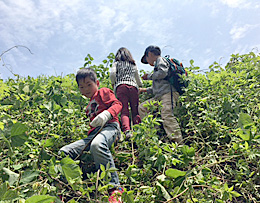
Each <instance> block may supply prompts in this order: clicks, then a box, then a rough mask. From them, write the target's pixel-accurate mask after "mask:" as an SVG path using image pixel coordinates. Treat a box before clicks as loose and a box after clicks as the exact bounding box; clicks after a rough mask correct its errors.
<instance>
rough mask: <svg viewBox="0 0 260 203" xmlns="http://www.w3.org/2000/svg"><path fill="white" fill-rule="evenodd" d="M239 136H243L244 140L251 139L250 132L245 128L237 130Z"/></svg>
mask: <svg viewBox="0 0 260 203" xmlns="http://www.w3.org/2000/svg"><path fill="white" fill-rule="evenodd" d="M237 134H238V136H239V137H241V139H242V140H244V141H249V140H250V133H246V132H244V131H243V130H239V131H238V132H237Z"/></svg>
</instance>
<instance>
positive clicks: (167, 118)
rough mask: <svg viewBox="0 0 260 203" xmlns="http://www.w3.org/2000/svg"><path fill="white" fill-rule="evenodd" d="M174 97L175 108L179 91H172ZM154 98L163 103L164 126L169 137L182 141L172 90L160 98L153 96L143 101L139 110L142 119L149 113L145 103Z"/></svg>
mask: <svg viewBox="0 0 260 203" xmlns="http://www.w3.org/2000/svg"><path fill="white" fill-rule="evenodd" d="M172 97H173V108H174V107H175V106H176V101H177V100H178V98H179V93H178V92H172ZM152 100H156V101H161V103H162V109H161V116H162V120H163V128H164V130H165V132H166V134H167V137H168V138H169V139H170V140H171V141H176V142H180V141H181V140H182V134H181V129H180V126H179V124H178V122H177V119H176V117H175V116H174V115H173V112H172V102H171V92H169V93H167V94H164V95H163V96H161V97H160V98H151V99H148V100H146V101H145V102H143V103H141V104H140V105H139V108H138V111H139V115H140V117H141V118H142V119H143V118H144V117H145V116H146V115H147V114H148V113H149V112H148V110H147V108H145V107H144V106H143V105H144V104H146V103H147V102H150V101H152Z"/></svg>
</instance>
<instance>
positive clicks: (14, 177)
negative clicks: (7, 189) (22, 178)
mask: <svg viewBox="0 0 260 203" xmlns="http://www.w3.org/2000/svg"><path fill="white" fill-rule="evenodd" d="M3 171H4V172H5V173H6V174H7V175H8V176H9V179H8V182H9V184H10V185H13V184H14V183H15V182H16V181H17V180H18V178H19V174H17V173H15V172H13V171H11V170H9V169H8V168H5V167H4V168H3Z"/></svg>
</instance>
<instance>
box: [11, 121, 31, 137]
mask: <svg viewBox="0 0 260 203" xmlns="http://www.w3.org/2000/svg"><path fill="white" fill-rule="evenodd" d="M27 130H28V127H27V126H26V125H24V124H22V123H15V124H14V125H13V126H12V128H11V136H17V135H22V134H24V133H25V132H26V131H27Z"/></svg>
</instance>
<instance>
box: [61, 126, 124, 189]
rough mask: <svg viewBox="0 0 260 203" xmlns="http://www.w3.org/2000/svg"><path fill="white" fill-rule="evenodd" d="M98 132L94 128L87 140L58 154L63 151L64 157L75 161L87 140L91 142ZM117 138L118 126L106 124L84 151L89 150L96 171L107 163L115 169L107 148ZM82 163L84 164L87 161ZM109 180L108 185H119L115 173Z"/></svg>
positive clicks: (74, 144)
mask: <svg viewBox="0 0 260 203" xmlns="http://www.w3.org/2000/svg"><path fill="white" fill-rule="evenodd" d="M98 130H99V128H96V129H95V130H94V131H92V132H91V133H90V134H89V136H88V137H87V138H85V139H81V140H78V141H76V142H73V143H71V144H68V145H66V146H64V147H62V148H61V149H60V152H61V151H63V152H64V153H65V154H66V155H69V156H70V157H71V158H72V159H75V158H76V157H77V156H78V155H79V154H80V153H81V151H82V150H83V149H84V147H85V146H86V144H87V143H88V142H89V140H91V138H92V137H93V136H95V135H96V133H97V131H98ZM118 136H120V127H119V124H118V123H109V124H106V125H105V126H104V128H103V129H102V130H101V132H100V133H99V134H98V135H97V136H96V137H95V138H94V140H93V141H92V142H91V144H90V146H89V147H87V149H86V151H89V150H90V152H91V154H92V156H93V158H94V161H95V166H96V169H99V167H100V164H102V165H104V166H106V165H107V163H110V167H115V163H114V159H113V157H112V154H111V152H110V149H109V148H110V147H111V146H112V144H113V143H114V141H115V139H116V138H117V137H118ZM82 157H84V156H82ZM83 161H84V162H86V161H87V160H83ZM111 178H112V179H111V181H110V183H111V184H112V185H115V186H117V185H119V179H118V175H117V172H113V173H111Z"/></svg>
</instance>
